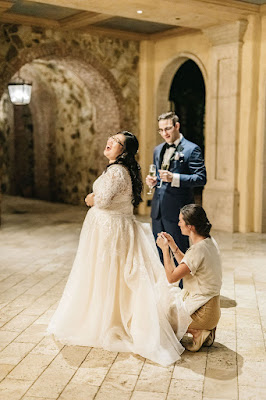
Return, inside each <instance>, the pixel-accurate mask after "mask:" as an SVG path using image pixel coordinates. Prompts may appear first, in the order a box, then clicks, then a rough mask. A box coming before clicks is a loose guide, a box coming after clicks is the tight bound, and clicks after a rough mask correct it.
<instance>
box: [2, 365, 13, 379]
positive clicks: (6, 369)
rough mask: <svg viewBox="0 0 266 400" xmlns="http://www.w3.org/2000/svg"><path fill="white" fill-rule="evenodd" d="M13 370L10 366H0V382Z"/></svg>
mask: <svg viewBox="0 0 266 400" xmlns="http://www.w3.org/2000/svg"><path fill="white" fill-rule="evenodd" d="M13 368H14V365H12V364H0V381H2V380H3V379H4V378H5V377H6V376H7V375H8V374H9V372H10V371H12V369H13Z"/></svg>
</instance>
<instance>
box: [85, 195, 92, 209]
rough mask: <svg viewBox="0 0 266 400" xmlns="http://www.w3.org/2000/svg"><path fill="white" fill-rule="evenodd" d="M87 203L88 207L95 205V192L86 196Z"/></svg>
mask: <svg viewBox="0 0 266 400" xmlns="http://www.w3.org/2000/svg"><path fill="white" fill-rule="evenodd" d="M85 203H86V204H87V206H88V207H92V206H93V205H94V193H90V194H88V195H87V196H86V197H85Z"/></svg>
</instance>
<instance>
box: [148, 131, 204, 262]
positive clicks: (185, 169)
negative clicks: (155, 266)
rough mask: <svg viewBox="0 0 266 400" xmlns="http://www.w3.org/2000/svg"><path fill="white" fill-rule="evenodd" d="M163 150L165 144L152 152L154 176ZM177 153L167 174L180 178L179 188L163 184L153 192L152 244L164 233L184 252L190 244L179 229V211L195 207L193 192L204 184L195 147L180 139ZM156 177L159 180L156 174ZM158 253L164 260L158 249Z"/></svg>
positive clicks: (202, 165) (198, 151)
mask: <svg viewBox="0 0 266 400" xmlns="http://www.w3.org/2000/svg"><path fill="white" fill-rule="evenodd" d="M165 149H166V143H162V144H159V146H157V147H156V148H155V149H154V157H153V163H154V164H155V165H156V169H157V174H158V170H159V169H161V164H162V160H163V155H164V153H165ZM176 152H178V153H179V154H181V153H182V156H181V158H180V159H179V160H175V159H174V158H175V154H176ZM176 152H175V153H174V155H173V156H172V157H171V162H170V168H169V171H170V172H173V173H178V174H180V187H172V186H171V183H168V182H163V183H162V187H161V188H159V187H156V188H155V192H154V195H153V199H152V205H151V217H152V229H153V235H154V238H155V240H156V239H157V234H158V233H159V232H161V231H165V232H167V233H170V235H172V236H173V238H174V240H175V242H176V244H177V245H178V247H179V248H180V249H181V251H183V252H185V251H186V250H187V248H188V247H189V242H188V237H187V236H183V235H182V233H181V231H180V228H179V226H178V220H179V211H180V209H181V208H182V207H183V206H184V205H186V204H191V203H194V195H193V188H194V187H196V186H204V185H205V184H206V169H205V165H204V161H203V158H202V154H201V149H200V148H199V146H197V145H196V144H195V143H192V142H190V141H189V140H186V139H185V138H184V137H182V139H181V141H180V143H179V144H178V146H177V150H176ZM157 177H158V179H159V174H158V176H157ZM158 250H159V254H160V258H161V260H163V257H162V252H161V249H159V248H158Z"/></svg>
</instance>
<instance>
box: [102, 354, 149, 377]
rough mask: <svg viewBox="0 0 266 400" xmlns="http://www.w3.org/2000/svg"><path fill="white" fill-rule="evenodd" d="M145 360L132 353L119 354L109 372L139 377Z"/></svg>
mask: <svg viewBox="0 0 266 400" xmlns="http://www.w3.org/2000/svg"><path fill="white" fill-rule="evenodd" d="M144 361H145V359H144V358H143V357H140V356H138V355H135V354H132V353H119V354H118V356H117V358H116V360H115V361H114V363H113V365H112V367H111V369H110V372H114V373H124V374H131V375H132V374H133V375H139V373H140V371H141V369H142V367H143V364H144Z"/></svg>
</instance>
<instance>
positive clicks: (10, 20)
mask: <svg viewBox="0 0 266 400" xmlns="http://www.w3.org/2000/svg"><path fill="white" fill-rule="evenodd" d="M0 22H3V23H6V24H19V25H29V26H42V27H44V28H52V29H58V28H60V24H59V23H58V22H57V21H55V20H52V19H47V18H36V17H30V16H28V15H20V14H11V13H10V14H9V13H4V14H0Z"/></svg>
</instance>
